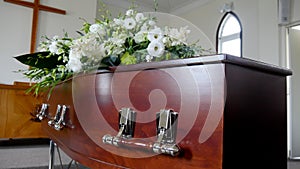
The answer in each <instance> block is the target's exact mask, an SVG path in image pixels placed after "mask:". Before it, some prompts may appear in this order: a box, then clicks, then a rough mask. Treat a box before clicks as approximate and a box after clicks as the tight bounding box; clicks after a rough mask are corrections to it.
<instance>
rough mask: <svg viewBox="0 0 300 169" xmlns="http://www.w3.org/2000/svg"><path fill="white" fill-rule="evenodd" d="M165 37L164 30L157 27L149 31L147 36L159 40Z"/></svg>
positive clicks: (152, 39)
mask: <svg viewBox="0 0 300 169" xmlns="http://www.w3.org/2000/svg"><path fill="white" fill-rule="evenodd" d="M163 37H164V35H163V31H162V30H161V29H160V28H158V27H156V28H154V29H152V30H150V31H149V32H148V35H147V38H148V40H150V41H159V40H161V39H162V38H163Z"/></svg>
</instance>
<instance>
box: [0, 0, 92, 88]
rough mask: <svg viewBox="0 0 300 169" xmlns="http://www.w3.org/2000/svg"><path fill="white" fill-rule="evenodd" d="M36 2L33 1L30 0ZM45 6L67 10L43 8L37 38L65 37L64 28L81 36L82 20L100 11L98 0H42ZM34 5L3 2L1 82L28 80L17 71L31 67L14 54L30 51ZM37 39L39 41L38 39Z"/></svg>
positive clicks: (0, 4) (0, 11)
mask: <svg viewBox="0 0 300 169" xmlns="http://www.w3.org/2000/svg"><path fill="white" fill-rule="evenodd" d="M28 1H30V2H33V0H28ZM41 3H42V4H43V5H48V6H52V7H55V8H59V9H63V10H66V12H67V14H66V15H60V14H54V13H49V12H44V11H41V12H40V13H39V14H40V15H39V17H40V18H39V25H38V34H37V38H38V39H40V37H41V36H43V35H47V36H49V37H52V36H54V35H59V36H63V30H65V31H66V32H68V33H69V35H70V36H77V34H76V33H75V31H76V30H80V29H81V26H82V23H83V22H82V20H80V19H79V17H82V18H85V19H87V20H88V21H91V22H92V21H94V19H95V17H96V12H97V0H88V1H86V0H84V1H83V0H42V1H41ZM32 13H33V10H32V9H31V8H27V7H23V6H19V5H15V4H11V3H7V2H4V1H0V21H1V26H0V37H1V38H0V44H1V45H0V57H1V61H0V83H2V84H3V83H4V84H12V83H13V82H14V81H28V79H27V78H25V77H24V76H23V75H22V74H21V73H15V72H14V71H17V70H19V69H27V67H26V66H24V65H22V64H20V63H19V62H18V61H16V60H15V59H14V58H13V57H14V56H18V55H21V54H26V53H29V52H30V39H31V24H32ZM38 39H37V40H38Z"/></svg>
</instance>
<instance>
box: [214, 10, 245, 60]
mask: <svg viewBox="0 0 300 169" xmlns="http://www.w3.org/2000/svg"><path fill="white" fill-rule="evenodd" d="M230 16H231V17H234V18H235V19H236V20H237V21H238V23H239V25H240V28H241V31H240V32H239V33H234V34H231V35H227V36H224V37H223V38H222V39H221V33H222V31H223V28H224V24H225V22H226V21H227V20H228V18H229V17H230ZM238 37H239V38H240V45H241V46H240V49H241V51H240V57H243V27H242V24H241V21H240V19H239V17H238V16H237V15H236V14H235V13H234V12H232V11H230V12H226V13H225V14H224V15H223V17H222V19H221V21H220V23H219V25H218V29H217V36H216V49H217V52H218V53H219V51H220V48H221V43H222V42H227V41H229V40H233V39H237V38H238Z"/></svg>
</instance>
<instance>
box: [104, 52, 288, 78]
mask: <svg viewBox="0 0 300 169" xmlns="http://www.w3.org/2000/svg"><path fill="white" fill-rule="evenodd" d="M207 64H234V65H238V66H242V67H247V68H251V69H257V70H259V71H263V72H268V73H271V74H277V75H282V76H289V75H292V71H291V70H289V69H287V68H284V67H280V66H277V65H272V64H268V63H265V62H261V61H256V60H252V59H248V58H241V57H237V56H232V55H228V54H220V55H207V56H201V57H194V58H188V59H176V60H167V61H160V62H150V63H139V64H134V65H126V66H117V67H111V68H110V71H113V72H115V71H117V72H126V71H136V70H149V69H163V68H171V67H181V66H195V65H207ZM103 72H107V71H103V70H99V71H98V73H103Z"/></svg>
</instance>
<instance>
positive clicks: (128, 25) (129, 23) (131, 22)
mask: <svg viewBox="0 0 300 169" xmlns="http://www.w3.org/2000/svg"><path fill="white" fill-rule="evenodd" d="M135 26H136V22H135V20H134V19H133V18H126V19H125V20H124V27H125V28H126V29H128V30H131V29H133V28H134V27H135Z"/></svg>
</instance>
